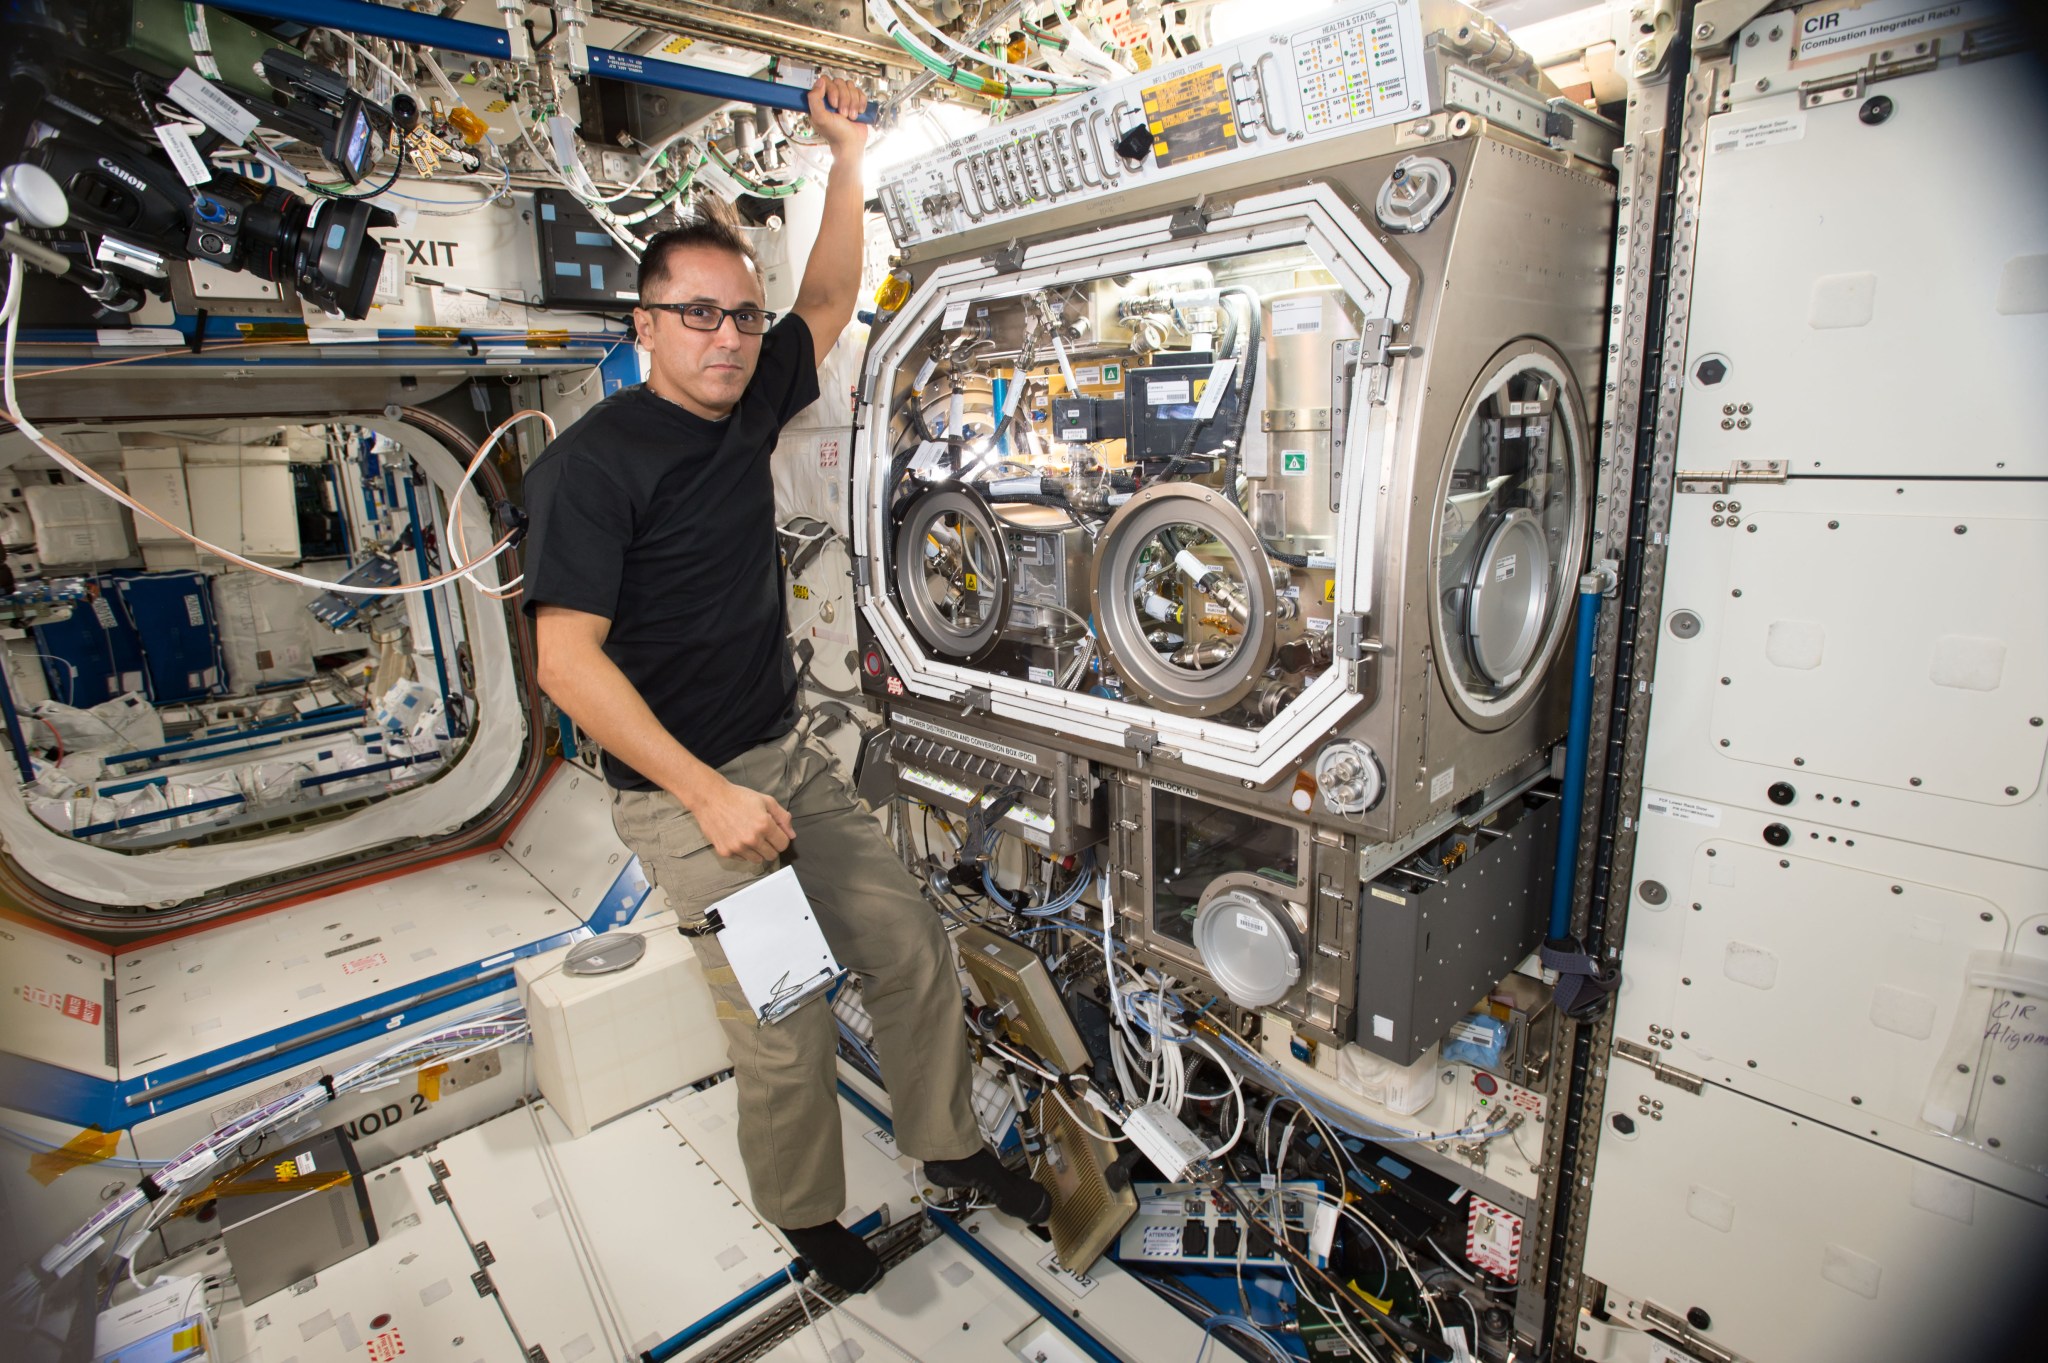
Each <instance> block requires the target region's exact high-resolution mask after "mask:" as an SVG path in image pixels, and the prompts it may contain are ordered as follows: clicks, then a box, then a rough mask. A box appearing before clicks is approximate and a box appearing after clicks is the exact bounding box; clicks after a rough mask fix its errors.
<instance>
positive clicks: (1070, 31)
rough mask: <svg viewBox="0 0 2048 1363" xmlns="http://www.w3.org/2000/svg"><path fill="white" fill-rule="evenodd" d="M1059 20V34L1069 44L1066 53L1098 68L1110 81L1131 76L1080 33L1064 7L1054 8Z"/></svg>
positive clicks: (1117, 62)
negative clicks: (1062, 35) (1063, 36)
mask: <svg viewBox="0 0 2048 1363" xmlns="http://www.w3.org/2000/svg"><path fill="white" fill-rule="evenodd" d="M1055 12H1056V13H1057V14H1058V15H1059V18H1060V32H1061V33H1063V34H1065V35H1066V39H1067V42H1068V44H1069V46H1068V48H1067V52H1068V53H1069V54H1070V55H1072V56H1073V57H1075V58H1076V59H1078V60H1080V61H1084V62H1086V63H1088V64H1089V65H1090V66H1095V67H1099V68H1100V69H1101V70H1102V72H1103V74H1105V75H1107V76H1108V77H1109V78H1110V79H1111V80H1122V79H1123V78H1124V77H1125V76H1128V75H1130V74H1132V72H1131V69H1130V68H1129V67H1127V66H1125V65H1124V64H1123V63H1122V62H1120V61H1118V60H1117V59H1116V58H1114V57H1112V56H1110V55H1109V54H1108V53H1107V52H1104V51H1103V50H1102V49H1101V48H1099V47H1097V46H1096V45H1095V40H1094V39H1093V38H1090V37H1089V36H1088V35H1087V34H1086V33H1083V32H1082V31H1081V26H1080V25H1079V24H1077V23H1075V22H1074V20H1073V16H1072V15H1070V14H1068V13H1067V12H1066V9H1065V8H1064V7H1059V8H1056V10H1055Z"/></svg>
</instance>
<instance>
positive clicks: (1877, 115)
mask: <svg viewBox="0 0 2048 1363" xmlns="http://www.w3.org/2000/svg"><path fill="white" fill-rule="evenodd" d="M1893 108H1894V105H1893V104H1892V101H1891V96H1889V95H1872V96H1871V97H1870V98H1869V99H1866V100H1864V101H1863V107H1862V108H1860V109H1858V110H1857V111H1856V117H1857V118H1858V119H1859V120H1861V121H1862V122H1863V123H1864V124H1865V125H1867V126H1869V127H1872V128H1875V127H1876V126H1877V125H1878V124H1880V123H1882V122H1884V121H1885V120H1886V119H1888V118H1890V117H1891V116H1892V109H1893Z"/></svg>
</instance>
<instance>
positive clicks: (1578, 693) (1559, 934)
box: [1550, 573, 1605, 944]
mask: <svg viewBox="0 0 2048 1363" xmlns="http://www.w3.org/2000/svg"><path fill="white" fill-rule="evenodd" d="M1604 585H1605V584H1604V583H1603V581H1602V580H1601V578H1600V575H1599V574H1597V573H1588V574H1586V575H1585V576H1584V577H1582V578H1580V579H1579V619H1578V627H1577V631H1576V633H1575V634H1574V636H1573V642H1572V717H1571V727H1570V728H1569V729H1567V730H1566V731H1565V745H1564V790H1563V792H1562V794H1561V797H1560V800H1559V805H1558V820H1557V868H1556V871H1555V874H1554V876H1553V878H1552V880H1551V884H1550V941H1551V942H1552V943H1553V944H1562V943H1564V942H1565V941H1566V940H1567V939H1568V938H1569V937H1570V936H1571V930H1572V896H1573V892H1574V890H1575V889H1576V888H1577V885H1578V876H1579V838H1578V827H1579V818H1580V816H1581V814H1582V812H1583V811H1584V808H1585V803H1586V749H1587V747H1588V744H1589V739H1590V737H1591V731H1592V727H1593V647H1594V642H1595V636H1596V635H1597V634H1598V633H1599V624H1600V599H1601V590H1602V588H1603V587H1604Z"/></svg>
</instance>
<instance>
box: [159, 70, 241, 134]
mask: <svg viewBox="0 0 2048 1363" xmlns="http://www.w3.org/2000/svg"><path fill="white" fill-rule="evenodd" d="M170 95H171V98H172V99H174V100H176V101H177V102H178V103H179V104H180V105H182V106H183V107H184V108H185V110H186V111H187V112H189V113H191V114H192V115H193V116H194V117H196V118H197V119H198V120H199V121H200V122H201V123H204V124H205V125H206V126H207V127H209V128H211V129H213V130H214V131H215V132H217V133H219V134H220V135H221V136H222V137H225V138H226V139H227V140H228V141H230V142H235V143H241V142H246V141H248V140H249V134H250V133H253V132H255V131H256V124H257V121H258V120H257V118H256V115H254V114H252V113H250V112H249V111H248V110H247V109H244V108H243V107H242V106H241V105H239V104H237V103H235V102H234V101H233V100H232V99H229V98H228V97H227V96H226V95H224V94H222V93H221V92H220V89H219V87H218V86H216V85H214V83H213V82H212V81H210V80H208V79H207V78H206V77H204V76H202V75H200V74H199V73H198V72H197V71H193V70H189V69H188V70H184V71H180V72H179V73H178V78H177V79H176V80H174V81H172V82H171V89H170Z"/></svg>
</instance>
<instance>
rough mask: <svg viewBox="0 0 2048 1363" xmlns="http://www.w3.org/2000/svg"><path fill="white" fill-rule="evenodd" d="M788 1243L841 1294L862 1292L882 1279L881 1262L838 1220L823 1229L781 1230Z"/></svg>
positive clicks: (816, 1227) (786, 1227) (810, 1227)
mask: <svg viewBox="0 0 2048 1363" xmlns="http://www.w3.org/2000/svg"><path fill="white" fill-rule="evenodd" d="M782 1233H783V1234H784V1235H786V1236H788V1237H789V1243H790V1244H791V1245H792V1246H794V1247H795V1249H796V1252H797V1253H798V1254H800V1255H802V1256H803V1258H804V1261H805V1262H806V1263H808V1264H810V1266H811V1268H812V1270H813V1271H815V1272H816V1273H817V1275H818V1276H819V1277H821V1278H823V1279H824V1280H825V1281H826V1282H828V1283H831V1284H832V1285H833V1286H834V1287H836V1288H838V1289H840V1290H841V1291H842V1292H847V1293H858V1292H865V1291H867V1290H868V1289H869V1288H871V1287H873V1286H874V1285H875V1284H876V1283H878V1282H880V1281H881V1280H882V1261H881V1259H880V1258H879V1257H877V1256H876V1254H875V1252H874V1251H873V1250H871V1249H869V1248H868V1242H867V1241H865V1240H863V1239H861V1238H860V1237H859V1236H858V1235H855V1234H854V1233H853V1232H852V1231H850V1230H848V1229H847V1228H846V1227H844V1226H842V1225H840V1224H839V1223H838V1222H837V1221H827V1222H826V1223H825V1224H824V1225H822V1226H804V1227H802V1228H800V1229H792V1228H790V1227H788V1226H784V1227H783V1228H782Z"/></svg>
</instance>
